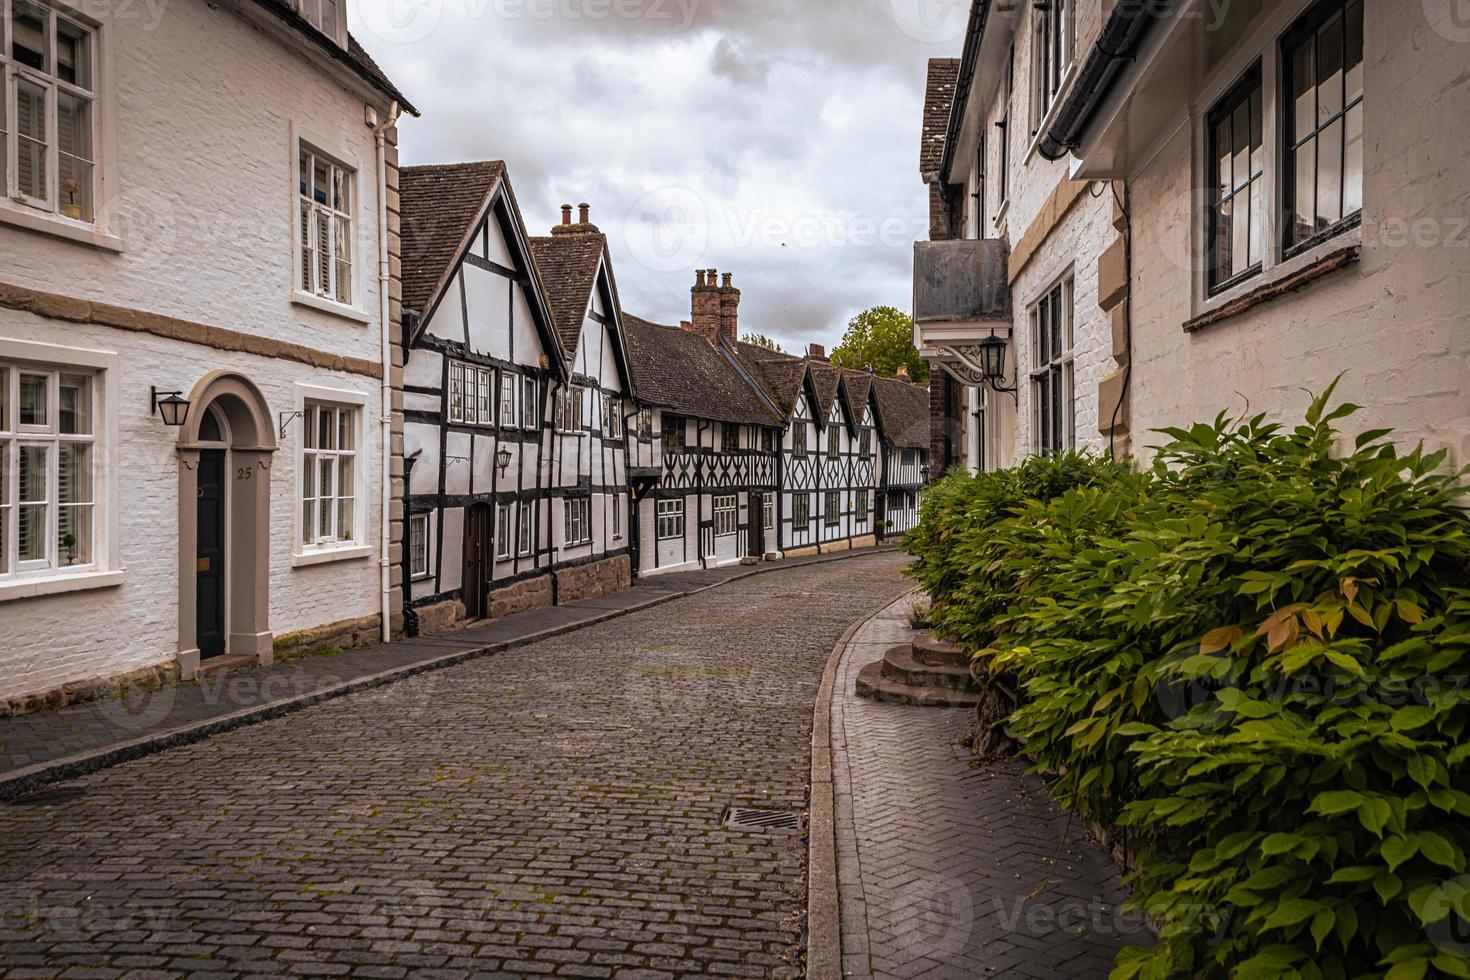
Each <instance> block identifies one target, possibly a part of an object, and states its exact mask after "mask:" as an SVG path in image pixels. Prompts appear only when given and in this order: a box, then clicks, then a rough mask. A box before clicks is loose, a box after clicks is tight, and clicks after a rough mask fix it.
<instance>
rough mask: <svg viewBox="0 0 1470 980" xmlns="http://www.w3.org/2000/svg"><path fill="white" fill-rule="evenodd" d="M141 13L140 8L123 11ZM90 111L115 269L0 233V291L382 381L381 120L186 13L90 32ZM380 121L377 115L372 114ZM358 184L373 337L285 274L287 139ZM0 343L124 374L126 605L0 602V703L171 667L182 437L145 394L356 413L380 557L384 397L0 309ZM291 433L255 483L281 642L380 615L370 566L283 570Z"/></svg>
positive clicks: (319, 80)
mask: <svg viewBox="0 0 1470 980" xmlns="http://www.w3.org/2000/svg"><path fill="white" fill-rule="evenodd" d="M130 9H135V10H137V11H140V12H141V11H144V10H146V9H150V8H145V7H144V6H143V5H137V7H136V8H130ZM102 31H103V34H102V55H103V67H102V73H101V78H102V84H101V86H99V88H100V90H101V106H100V109H101V112H102V113H103V114H104V118H105V129H106V131H107V137H106V138H105V139H104V142H103V148H104V150H107V149H109V148H110V150H111V153H110V155H109V156H108V157H107V158H106V160H105V163H104V167H105V168H106V175H107V184H108V186H107V190H106V192H105V195H106V202H107V205H108V206H109V208H110V209H111V210H110V217H109V222H108V227H107V229H106V230H107V231H109V232H110V233H114V234H117V235H119V236H120V237H121V238H122V239H123V241H124V250H123V252H122V253H121V254H114V253H112V252H108V251H103V250H99V249H95V248H92V247H89V246H85V245H80V244H77V243H75V242H71V241H63V240H60V239H57V238H52V237H48V236H45V235H40V234H36V233H33V232H28V231H21V230H19V229H17V228H15V227H13V226H10V225H6V224H3V223H0V281H4V282H8V283H11V284H15V285H20V286H23V287H28V288H34V289H40V290H45V291H51V292H57V293H62V294H66V295H72V296H79V297H85V298H90V299H96V300H100V301H105V302H108V303H113V304H116V305H120V306H124V307H131V308H136V309H142V310H147V311H151V312H157V313H165V314H169V315H173V316H177V317H181V318H184V319H187V320H192V321H198V322H203V323H206V324H210V325H212V326H218V327H221V328H225V329H229V330H235V331H241V332H245V333H253V334H257V335H263V336H268V337H273V338H277V339H281V340H287V341H291V342H293V343H297V344H305V345H308V346H310V347H314V348H317V349H319V350H323V351H329V352H333V353H337V354H342V355H346V356H351V357H356V358H362V359H366V360H370V361H376V360H377V359H378V356H379V342H380V341H379V338H380V333H379V325H378V299H377V290H376V283H375V281H374V279H375V273H376V254H377V248H376V244H375V242H376V237H375V235H376V228H375V220H374V219H375V214H376V205H377V199H376V195H375V191H374V180H375V177H374V173H373V169H374V150H373V141H372V135H371V131H370V130H369V129H368V128H367V127H366V126H365V124H364V104H365V102H367V101H373V102H375V103H378V104H380V105H382V104H383V103H382V100H380V99H379V98H378V97H377V96H375V95H372V94H371V93H370V92H369V91H368V90H366V89H361V90H360V91H359V90H358V88H357V85H356V83H353V82H351V81H349V80H348V76H346V75H345V74H344V73H342V70H341V69H340V68H324V67H320V66H315V65H313V64H311V63H309V62H307V61H306V60H305V58H303V57H302V56H301V55H300V54H298V53H297V52H296V51H295V50H294V49H291V48H288V47H286V46H285V45H284V44H282V43H281V42H280V41H278V40H275V39H273V37H272V36H271V34H270V33H269V31H268V30H262V29H261V28H259V27H257V26H253V25H251V24H247V23H246V22H245V21H244V20H242V19H241V18H240V16H239V15H237V14H233V13H230V12H229V11H227V10H225V9H221V8H218V7H211V6H209V5H206V4H205V3H203V2H201V0H183V2H180V3H170V4H168V5H166V6H163V7H161V14H160V16H159V19H158V20H157V22H156V24H155V23H153V22H152V21H151V19H150V17H149V16H142V15H140V16H139V17H137V18H121V19H118V20H116V21H115V22H112V23H104V24H103V25H102ZM384 107H385V106H384ZM298 135H299V136H300V137H302V138H305V139H308V140H310V141H311V142H313V143H315V144H317V145H318V146H319V148H321V149H323V150H325V151H328V152H330V153H333V154H335V155H337V156H339V157H341V158H343V159H344V160H345V161H346V162H349V163H353V164H355V165H356V166H357V167H358V168H359V173H358V180H357V184H356V207H355V214H354V220H355V223H356V243H355V244H356V249H355V251H356V262H357V266H358V270H357V277H356V292H355V296H356V304H355V305H357V306H358V307H360V308H361V309H362V310H363V311H364V313H365V314H366V315H367V317H368V319H369V321H370V322H369V323H366V324H364V323H361V322H357V321H354V320H350V319H346V318H342V317H337V316H333V315H329V314H324V313H319V312H317V311H314V310H310V309H306V308H304V307H300V306H297V305H294V304H292V303H291V301H290V296H291V289H292V284H293V270H294V268H295V265H294V261H295V255H294V250H293V227H292V214H293V211H292V208H293V207H294V204H295V194H296V191H295V184H294V173H295V143H294V139H295V138H296V136H298ZM0 339H14V340H28V341H38V342H43V343H49V344H58V343H59V344H65V345H68V346H72V347H78V348H86V349H90V350H99V351H110V352H114V353H116V354H117V355H118V356H119V366H118V368H117V370H116V376H115V377H114V378H112V379H111V383H112V384H113V390H114V391H115V392H116V393H117V409H118V411H117V432H118V442H117V444H116V445H112V446H105V445H104V446H103V447H102V451H103V453H104V455H105V457H106V463H105V465H104V466H103V469H102V471H101V472H100V473H99V477H98V478H99V488H100V490H101V492H103V493H113V492H115V493H116V495H117V500H118V502H119V505H120V506H119V508H118V510H119V514H120V521H119V524H120V526H119V528H118V534H117V540H118V544H119V550H120V556H119V558H120V561H119V564H120V566H121V567H122V568H123V569H125V581H124V584H123V585H122V586H121V587H118V588H110V589H101V590H95V591H86V592H78V593H72V594H67V595H59V596H46V597H38V598H28V599H14V600H9V601H0V623H3V631H4V635H5V640H4V641H3V643H0V698H7V697H15V696H18V695H23V694H27V693H32V692H39V691H43V690H47V689H50V688H54V687H56V686H59V685H60V684H63V683H66V682H69V681H74V680H79V679H84V678H91V677H106V676H111V675H116V674H119V673H124V672H128V671H132V670H136V669H139V668H143V667H147V666H151V665H156V664H159V663H164V662H167V661H169V660H171V659H172V658H173V657H174V655H175V654H176V652H177V647H178V642H177V614H178V595H179V583H178V562H179V558H178V526H177V525H178V520H177V514H178V508H179V501H178V465H179V464H178V459H177V456H176V454H175V452H174V445H175V441H176V438H177V430H174V429H168V428H165V427H164V426H163V425H162V424H161V422H160V421H159V420H158V419H157V418H156V417H152V416H150V413H149V398H148V390H149V386H150V385H155V384H156V385H159V386H160V387H163V388H168V389H173V388H177V389H182V390H183V391H184V392H185V393H186V394H187V392H188V391H189V390H190V389H191V388H192V387H193V386H194V384H195V383H196V382H197V381H198V379H199V378H200V377H201V376H203V375H204V374H206V373H207V372H209V371H213V370H219V369H228V370H232V371H237V372H239V373H241V374H243V375H245V376H246V377H248V378H249V379H251V380H252V381H253V382H254V383H255V384H256V385H258V386H259V388H260V390H261V392H262V393H263V395H264V397H265V399H266V401H267V402H268V404H269V409H270V411H271V413H272V416H273V417H272V422H273V423H274V422H275V415H276V413H279V412H284V411H291V410H293V409H294V408H295V407H296V403H297V398H298V395H297V387H296V386H297V385H298V384H311V385H317V386H321V387H328V388H336V389H347V390H351V391H354V392H358V393H360V394H362V395H363V396H365V397H366V398H367V405H366V408H365V410H364V424H363V432H364V437H365V438H364V446H363V447H362V452H361V454H360V456H359V470H358V474H359V476H358V481H359V482H358V493H359V494H361V495H363V496H365V497H366V499H367V502H368V503H367V507H366V515H365V516H366V521H365V522H364V524H363V525H362V526H361V527H360V528H359V531H358V536H359V538H360V539H361V540H362V541H363V542H364V543H366V544H371V545H373V546H374V551H375V552H376V545H377V543H378V530H377V529H378V527H379V526H380V525H379V507H378V496H379V490H378V487H379V478H380V476H381V463H380V461H379V454H378V426H377V419H378V416H379V414H380V413H379V398H378V394H379V389H378V382H377V381H376V380H374V379H372V378H368V377H365V376H362V375H354V374H342V373H336V372H331V371H323V370H318V369H314V368H311V367H309V366H307V365H303V364H299V363H295V362H287V361H279V360H273V359H268V358H263V357H258V356H253V355H246V354H237V353H229V352H224V351H220V350H216V349H214V348H210V347H205V346H200V345H194V344H187V343H182V342H178V341H173V340H168V339H164V338H160V337H155V336H152V335H149V334H141V333H130V332H125V331H117V330H112V329H109V328H105V327H93V326H82V325H77V324H72V323H66V324H59V323H56V322H50V321H45V320H42V319H39V318H37V317H34V316H32V315H30V314H27V313H19V312H14V311H8V310H0ZM300 444H301V423H300V421H299V420H298V421H294V422H292V423H291V424H290V425H289V428H288V431H287V433H286V435H285V437H284V438H283V439H281V440H280V450H279V451H278V452H277V453H276V455H275V459H274V462H273V465H272V469H271V473H270V514H271V542H270V569H269V587H270V627H271V629H272V630H273V631H274V633H275V634H276V635H280V634H282V633H287V632H292V631H295V630H299V629H304V628H308V627H312V626H318V625H323V624H326V623H331V622H337V621H341V620H345V619H351V618H355V617H363V616H370V615H373V614H375V613H376V612H377V611H378V605H379V593H378V566H377V556H376V554H374V555H373V556H372V557H370V558H359V559H356V560H351V561H345V562H334V563H330V564H325V565H319V566H314V567H307V568H293V567H292V564H291V557H292V544H293V538H294V532H293V529H294V528H295V526H296V520H297V518H296V511H297V510H298V509H299V504H298V503H297V494H298V491H297V485H296V478H297V456H298V454H299V451H300Z"/></svg>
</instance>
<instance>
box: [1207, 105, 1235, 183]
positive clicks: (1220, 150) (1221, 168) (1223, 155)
mask: <svg viewBox="0 0 1470 980" xmlns="http://www.w3.org/2000/svg"><path fill="white" fill-rule="evenodd" d="M1232 142H1233V141H1232V140H1231V138H1230V117H1229V116H1226V117H1225V118H1224V119H1221V120H1220V122H1219V124H1218V125H1216V126H1215V151H1214V152H1213V153H1212V154H1211V156H1212V157H1213V158H1214V160H1215V167H1216V168H1217V171H1216V177H1217V180H1216V184H1217V185H1218V186H1219V188H1220V190H1219V194H1220V197H1219V200H1222V201H1223V200H1224V199H1225V198H1227V197H1229V196H1230V192H1231V190H1232V189H1233V188H1234V179H1233V178H1232V177H1231V174H1230V150H1231V145H1232Z"/></svg>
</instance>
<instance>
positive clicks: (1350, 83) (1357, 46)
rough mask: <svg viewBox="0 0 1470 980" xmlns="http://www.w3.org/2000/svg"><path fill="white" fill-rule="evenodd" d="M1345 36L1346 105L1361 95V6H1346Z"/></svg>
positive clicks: (1354, 4)
mask: <svg viewBox="0 0 1470 980" xmlns="http://www.w3.org/2000/svg"><path fill="white" fill-rule="evenodd" d="M1343 32H1344V35H1345V38H1344V40H1345V47H1346V49H1347V53H1346V55H1345V56H1344V57H1343V63H1344V68H1345V69H1346V71H1347V103H1346V104H1347V105H1352V103H1353V100H1354V99H1357V98H1361V97H1362V95H1363V5H1362V4H1361V3H1356V2H1355V3H1350V4H1348V6H1347V15H1346V24H1345V25H1344V27H1343Z"/></svg>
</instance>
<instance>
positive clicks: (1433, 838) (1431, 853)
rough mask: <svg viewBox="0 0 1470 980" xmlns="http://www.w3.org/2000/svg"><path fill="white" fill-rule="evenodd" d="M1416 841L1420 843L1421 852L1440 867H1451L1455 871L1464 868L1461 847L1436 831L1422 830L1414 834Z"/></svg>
mask: <svg viewBox="0 0 1470 980" xmlns="http://www.w3.org/2000/svg"><path fill="white" fill-rule="evenodd" d="M1414 843H1415V844H1417V845H1418V847H1419V853H1420V854H1423V855H1424V856H1425V857H1426V858H1428V859H1429V860H1431V861H1433V862H1434V863H1435V864H1437V865H1439V866H1440V867H1442V868H1449V869H1450V870H1451V871H1455V872H1458V871H1460V870H1462V869H1463V867H1464V861H1463V859H1462V857H1461V856H1460V851H1459V849H1458V848H1456V847H1455V846H1454V845H1453V844H1451V843H1450V842H1449V841H1447V840H1445V839H1444V838H1443V837H1442V836H1440V835H1439V834H1438V833H1436V832H1435V831H1432V830H1423V831H1420V832H1419V833H1417V834H1415V835H1414Z"/></svg>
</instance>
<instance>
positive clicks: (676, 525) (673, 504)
mask: <svg viewBox="0 0 1470 980" xmlns="http://www.w3.org/2000/svg"><path fill="white" fill-rule="evenodd" d="M655 510H656V511H657V514H656V517H655V529H654V530H655V533H656V534H657V536H658V540H660V541H675V540H682V539H683V537H684V498H683V497H665V498H663V499H661V500H659V501H658V504H657V507H656V508H655Z"/></svg>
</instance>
